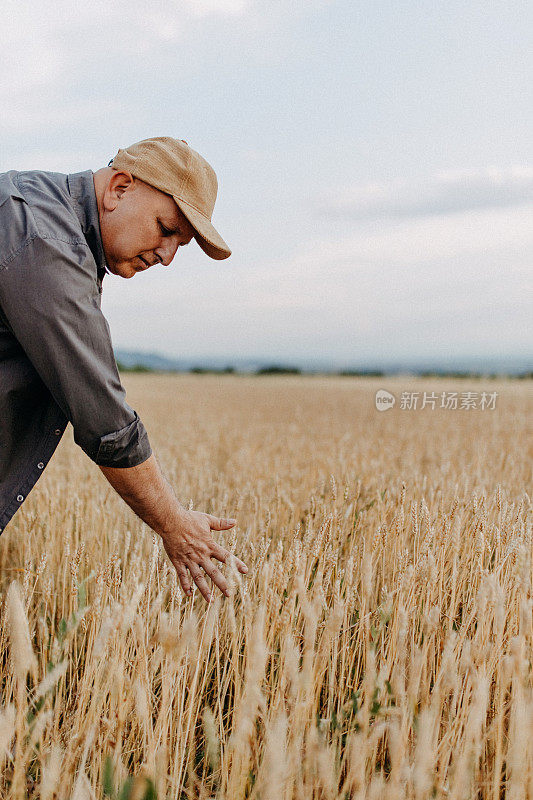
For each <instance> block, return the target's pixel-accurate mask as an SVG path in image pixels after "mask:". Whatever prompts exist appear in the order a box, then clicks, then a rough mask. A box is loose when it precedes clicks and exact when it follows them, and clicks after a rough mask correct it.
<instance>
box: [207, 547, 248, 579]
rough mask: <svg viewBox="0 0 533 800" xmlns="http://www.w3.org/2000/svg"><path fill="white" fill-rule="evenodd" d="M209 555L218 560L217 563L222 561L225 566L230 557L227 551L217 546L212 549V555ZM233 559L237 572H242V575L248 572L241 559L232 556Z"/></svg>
mask: <svg viewBox="0 0 533 800" xmlns="http://www.w3.org/2000/svg"><path fill="white" fill-rule="evenodd" d="M211 555H212V556H213V558H216V559H218V561H222V562H223V563H224V564H227V562H228V560H229V557H230V556H231V555H232V553H230V552H229V550H225V549H224V548H223V547H221V546H220V545H219V544H217V545H215V547H214V548H213V553H212V554H211ZM233 558H234V559H235V564H236V566H237V569H238V570H239V572H242V573H243V575H245V574H246V573H247V572H248V567H247V566H246V564H245V563H244V561H241V559H240V558H237V556H233Z"/></svg>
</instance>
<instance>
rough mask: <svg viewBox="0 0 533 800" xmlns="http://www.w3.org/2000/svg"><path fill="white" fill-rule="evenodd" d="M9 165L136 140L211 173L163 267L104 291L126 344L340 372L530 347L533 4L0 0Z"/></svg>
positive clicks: (1, 137)
mask: <svg viewBox="0 0 533 800" xmlns="http://www.w3.org/2000/svg"><path fill="white" fill-rule="evenodd" d="M1 8H2V33H1V34H0V36H1V45H2V46H1V47H0V101H1V103H2V115H1V116H0V171H4V170H8V169H47V170H57V171H60V172H76V171H79V170H84V169H92V170H97V169H98V168H99V167H101V166H104V165H106V164H107V162H108V161H109V159H110V158H111V157H112V156H114V155H115V153H116V152H117V150H118V148H119V147H126V146H127V145H128V144H131V143H133V142H135V141H138V140H140V139H144V138H147V137H149V136H175V137H177V138H180V139H181V138H183V139H186V140H187V141H188V142H189V144H190V145H191V146H192V147H194V149H196V150H198V151H199V152H200V153H201V154H202V155H203V156H204V157H205V158H207V160H208V161H209V162H210V163H211V164H212V165H213V166H214V168H215V170H216V172H217V175H218V178H219V197H218V200H217V205H216V207H215V213H214V217H213V221H214V222H215V225H216V226H217V228H218V229H219V230H220V232H221V234H222V236H223V237H224V238H225V239H226V241H227V242H228V243H229V244H230V246H231V247H232V249H233V255H232V256H231V258H230V259H228V260H226V261H222V262H216V261H212V260H211V259H208V258H207V257H206V256H205V255H204V254H203V253H202V251H201V250H200V249H199V248H198V247H197V246H196V245H195V243H194V242H193V243H192V244H191V245H190V246H189V247H187V248H185V249H184V250H183V251H181V252H180V251H178V255H177V256H176V258H175V259H174V261H173V263H172V265H171V266H170V267H163V266H156V267H153V268H152V269H150V270H148V271H147V272H146V273H144V274H139V275H137V276H135V277H134V278H133V279H131V280H125V279H122V278H120V277H117V276H113V275H107V276H106V278H105V279H104V292H103V301H102V307H103V309H104V313H105V314H106V316H107V318H108V320H109V323H110V327H111V331H112V336H113V343H114V345H115V347H116V348H128V349H137V350H145V351H158V352H161V353H163V354H167V355H172V356H177V357H187V358H188V357H194V358H202V357H214V356H217V357H224V358H226V357H227V358H228V359H231V358H232V357H234V358H238V357H263V358H269V359H283V360H285V361H288V360H293V361H297V360H298V359H304V360H307V359H319V360H322V361H323V360H331V361H332V362H334V363H337V364H338V363H345V364H347V365H348V364H351V365H358V364H368V363H381V362H385V361H386V362H390V361H393V360H395V359H398V360H401V361H405V360H406V359H407V360H416V359H436V360H438V359H449V358H468V357H478V358H481V359H487V360H488V359H493V358H500V359H505V358H508V357H519V358H523V359H525V360H526V361H527V359H528V357H529V356H530V355H531V354H532V353H533V335H532V326H531V322H530V320H531V316H532V313H531V312H532V309H531V274H532V262H533V225H532V221H533V214H532V212H533V159H532V156H531V152H532V151H531V131H532V128H533V125H532V123H533V104H532V93H531V87H532V85H533V74H532V73H533V70H532V63H533V58H532V48H531V39H530V33H531V30H532V26H533V13H532V11H531V8H532V7H531V4H530V3H527V2H525V0H524V2H518V1H516V2H515V1H514V0H505V2H503V1H500V0H493V2H491V3H487V2H486V1H485V0H483V2H478V1H477V0H469V2H468V3H465V2H464V0H460V1H459V0H446V2H432V3H420V2H414V0H413V2H410V1H409V0H404V2H402V3H400V2H392V1H389V2H383V0H373V1H372V2H354V0H346V1H339V2H335V0H330V1H329V2H328V1H327V0H306V1H305V2H303V1H302V0H288V1H287V0H285V1H284V2H281V0H270V2H268V3H267V2H265V1H264V0H182V1H181V2H178V1H176V2H169V1H168V0H156V1H155V2H151V3H149V4H145V3H141V2H138V1H137V0H134V2H131V0H128V2H126V1H125V0H124V2H123V0H117V1H116V2H113V0H96V1H94V0H93V1H92V2H91V3H87V2H85V3H78V2H72V0H69V1H68V2H63V1H62V2H54V0H52V1H51V3H50V4H47V5H46V11H44V7H43V6H42V4H41V3H37V2H33V1H32V2H28V0H7V2H6V0H1Z"/></svg>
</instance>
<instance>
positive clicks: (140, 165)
mask: <svg viewBox="0 0 533 800" xmlns="http://www.w3.org/2000/svg"><path fill="white" fill-rule="evenodd" d="M108 166H110V167H113V168H114V169H120V170H122V169H123V170H127V171H128V172H131V174H132V175H135V177H137V178H139V179H140V180H141V181H144V182H145V183H149V184H150V186H155V188H156V189H159V190H160V191H162V192H165V194H170V195H171V196H172V197H173V198H174V200H175V201H176V204H177V206H178V207H179V209H180V211H182V212H183V214H184V215H185V216H186V217H187V219H188V220H189V222H190V223H191V225H192V227H193V228H194V230H195V231H196V235H195V237H194V238H195V239H196V241H197V242H198V244H199V245H200V247H201V248H202V250H203V251H204V253H207V255H208V256H210V257H211V258H216V259H217V260H221V259H223V258H227V257H228V256H230V255H231V250H230V249H229V247H228V245H227V244H226V242H225V241H224V239H223V238H222V236H221V235H220V234H219V233H218V231H217V230H216V229H215V228H214V227H213V225H212V223H211V215H212V213H213V208H214V206H215V200H216V198H217V189H218V182H217V176H216V174H215V171H214V169H213V167H211V165H210V164H208V163H207V161H206V160H205V159H204V158H202V156H201V155H200V154H199V153H197V152H196V150H193V149H192V147H189V145H188V144H187V142H186V141H185V140H184V139H172V138H171V137H170V136H155V137H154V138H153V139H143V140H142V141H141V142H136V144H132V145H130V147H126V148H124V150H119V151H118V153H117V154H116V156H115V157H114V158H113V159H112V161H110V162H109V165H108Z"/></svg>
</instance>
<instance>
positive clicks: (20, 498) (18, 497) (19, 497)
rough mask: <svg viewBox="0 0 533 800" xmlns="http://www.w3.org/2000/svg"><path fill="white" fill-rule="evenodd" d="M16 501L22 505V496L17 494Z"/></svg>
mask: <svg viewBox="0 0 533 800" xmlns="http://www.w3.org/2000/svg"><path fill="white" fill-rule="evenodd" d="M17 500H18V501H19V503H22V501H23V500H24V496H23V495H22V494H18V495H17Z"/></svg>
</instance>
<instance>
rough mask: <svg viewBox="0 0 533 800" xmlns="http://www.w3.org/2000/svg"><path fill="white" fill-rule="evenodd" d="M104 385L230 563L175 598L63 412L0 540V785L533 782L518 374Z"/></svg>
mask: <svg viewBox="0 0 533 800" xmlns="http://www.w3.org/2000/svg"><path fill="white" fill-rule="evenodd" d="M123 380H124V385H125V387H126V389H127V393H128V401H129V403H130V405H132V406H133V407H134V408H135V409H136V410H137V412H138V413H139V415H140V417H141V418H142V420H143V422H144V423H145V425H146V427H147V429H148V432H149V435H150V439H151V442H152V446H153V448H154V452H155V453H156V455H157V458H158V460H159V462H160V464H161V466H162V468H163V470H164V472H165V474H166V475H167V477H168V478H169V480H170V481H171V483H172V485H173V486H174V489H175V491H176V494H177V496H178V498H179V499H180V500H181V502H182V503H184V504H185V505H187V506H189V507H191V508H195V509H198V510H202V511H208V512H210V513H214V514H216V515H220V516H233V517H236V518H237V520H238V525H237V527H236V528H235V529H233V530H232V531H227V532H225V533H220V534H218V533H216V534H215V536H216V537H217V538H218V539H219V540H220V541H222V542H223V543H224V544H225V545H226V546H227V547H228V548H229V549H230V550H231V551H232V552H233V553H235V555H237V556H239V557H240V558H242V559H243V560H244V561H245V562H246V563H247V565H248V567H249V572H248V574H247V575H246V576H243V575H241V574H240V573H238V572H237V571H236V570H235V569H234V568H233V567H232V565H231V564H229V565H226V566H221V569H222V571H223V572H224V574H225V575H226V576H227V577H228V579H229V580H230V583H231V586H232V596H231V597H230V598H226V599H225V598H223V597H222V595H221V593H220V592H219V591H218V590H216V599H215V600H214V601H213V602H212V603H211V604H210V605H207V603H206V602H205V600H204V599H203V598H202V596H201V595H200V593H199V591H198V589H196V590H195V591H194V593H193V596H192V597H191V598H186V597H184V596H183V595H182V592H181V590H180V587H179V582H178V581H177V579H176V574H175V570H174V568H173V567H172V565H171V564H170V562H168V559H167V556H166V553H165V551H164V549H163V546H162V542H161V540H160V539H159V537H158V536H156V535H155V534H153V533H152V531H151V530H150V529H149V528H148V527H147V526H146V525H145V524H144V523H142V522H141V521H140V520H139V519H138V518H137V517H136V516H135V515H134V514H133V512H132V511H130V509H129V508H128V507H127V506H126V505H125V503H124V502H123V501H122V500H121V499H120V497H119V496H118V495H117V494H115V493H114V491H113V489H112V488H111V487H110V486H109V484H108V483H107V482H106V481H105V479H104V477H103V475H102V474H101V472H100V470H99V469H98V467H96V466H95V465H94V464H93V463H92V462H91V461H90V460H89V459H88V458H87V457H86V456H85V455H84V454H83V453H82V451H81V450H80V449H79V448H77V447H76V445H75V444H74V443H73V439H72V431H71V429H70V428H69V430H68V431H67V433H66V434H65V436H64V437H63V440H62V441H61V443H60V445H59V448H58V450H57V452H56V454H55V456H54V458H53V459H52V461H51V463H50V465H49V466H48V467H47V469H46V471H45V473H44V474H43V476H42V478H41V479H40V481H39V482H38V484H37V485H36V487H35V488H34V490H33V491H32V493H31V495H30V496H29V498H28V500H27V501H26V502H25V503H24V504H23V506H22V507H21V509H20V510H19V512H18V513H17V515H16V516H15V517H14V518H13V520H12V521H11V523H10V524H9V525H8V527H7V528H6V530H5V532H4V533H3V534H2V536H1V537H0V564H1V570H0V579H1V592H2V596H1V604H0V610H1V620H0V623H1V624H0V653H1V688H2V696H1V699H0V759H1V765H2V770H1V778H0V796H1V797H2V798H13V799H16V800H19V799H20V800H22V798H43V800H50V799H51V798H61V799H62V798H74V800H81V799H82V798H83V799H85V798H101V797H108V796H109V797H116V798H119V797H120V798H123V799H125V798H128V797H129V798H132V799H133V798H136V800H140V798H145V797H146V798H155V797H157V798H159V800H161V799H162V798H172V799H174V798H176V799H179V800H184V798H197V800H211V799H213V800H214V799H215V798H216V800H222V799H224V800H240V798H253V800H292V799H293V798H294V800H348V798H350V799H351V798H358V799H360V800H362V799H363V798H369V800H381V798H383V800H385V799H387V800H398V799H399V798H413V799H414V800H422V799H424V798H450V799H452V798H453V800H466V799H467V798H473V799H475V800H485V798H490V799H491V800H499V799H500V798H503V797H505V798H511V799H512V800H519V799H520V800H522V798H524V799H525V798H530V797H533V668H532V661H533V649H532V646H533V593H532V560H531V547H532V519H531V501H530V497H531V491H532V463H533V459H532V455H533V452H532V448H533V444H532V441H533V437H532V430H531V419H532V410H533V392H532V383H531V381H526V380H522V381H519V380H510V381H502V380H488V379H487V380H485V381H483V380H475V379H455V380H452V379H445V378H435V379H431V378H427V379H426V378H424V379H422V378H416V379H415V378H412V377H403V378H402V377H400V376H398V377H395V378H380V379H370V378H333V377H329V378H328V377H318V376H264V377H252V376H239V375H224V376H213V375H194V376H193V375H131V374H128V375H124V376H123ZM380 388H385V389H387V390H388V391H390V392H393V393H394V394H395V395H396V396H397V398H398V397H399V395H400V393H401V392H402V391H418V392H423V391H427V392H430V391H434V392H436V393H437V394H439V393H440V392H442V391H446V392H451V391H457V392H459V393H461V392H465V391H473V392H481V391H483V390H485V391H489V392H497V400H496V404H495V408H493V409H484V410H481V409H479V408H476V409H465V408H463V409H461V408H457V409H450V408H440V407H438V406H437V407H436V408H434V409H432V408H430V407H426V408H423V409H422V408H417V409H411V410H409V409H402V408H400V406H399V403H397V404H396V406H395V407H394V408H393V409H391V410H388V411H386V412H378V411H377V410H376V407H375V403H374V397H375V392H376V390H377V389H380Z"/></svg>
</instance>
